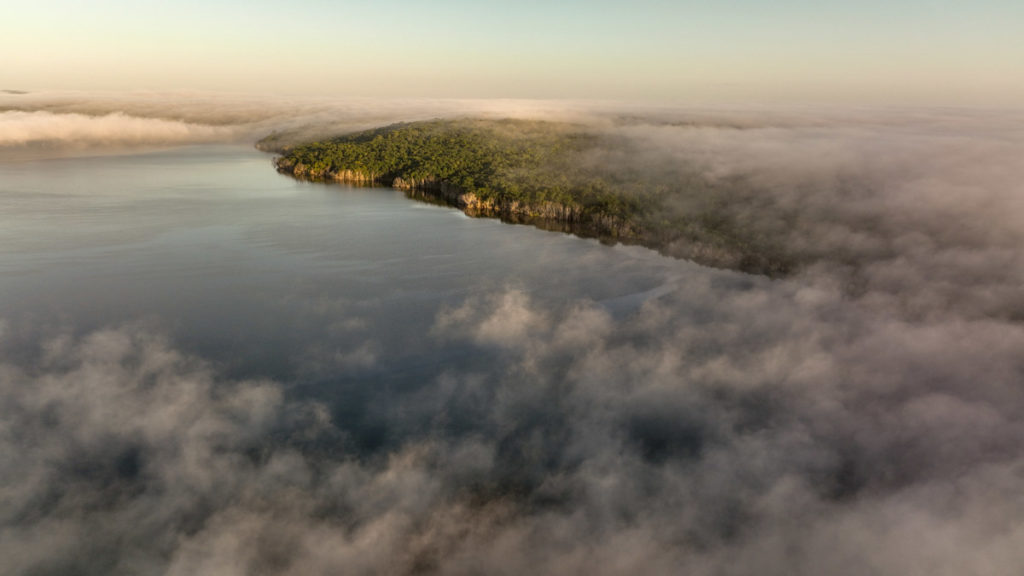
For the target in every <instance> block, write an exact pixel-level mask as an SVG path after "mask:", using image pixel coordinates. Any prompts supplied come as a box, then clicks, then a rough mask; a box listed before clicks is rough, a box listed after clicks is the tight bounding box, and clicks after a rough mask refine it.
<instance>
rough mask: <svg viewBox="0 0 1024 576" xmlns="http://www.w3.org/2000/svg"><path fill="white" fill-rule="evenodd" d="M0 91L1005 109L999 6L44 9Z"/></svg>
mask: <svg viewBox="0 0 1024 576" xmlns="http://www.w3.org/2000/svg"><path fill="white" fill-rule="evenodd" d="M4 13H5V17H4V23H3V24H0V51H2V53H3V54H5V59H4V60H5V62H4V65H3V66H2V67H0V89H7V90H90V91H96V90H100V91H125V90H159V91H165V90H181V91H189V90H197V91H220V92H245V93H261V94H287V95H296V94H301V95H315V96H332V97H337V96H342V97H441V98H571V99H599V100H627V101H657V102H682V103H687V102H702V103H703V102H719V101H724V102H728V103H751V102H769V103H771V102H790V103H803V102H811V103H837V104H850V103H854V104H858V103H864V104H877V103H882V104H938V105H962V104H966V105H994V106H1015V105H1017V104H1020V103H1024V35H1022V34H1020V27H1021V22H1024V3H1021V2H1018V1H1013V0H978V1H975V2H963V1H956V0H900V1H896V2H893V1H882V0H866V1H858V2H852V1H845V2H837V1H834V0H833V1H828V0H826V1H816V2H812V1H810V0H781V1H773V2H767V1H762V0H733V1H730V2H697V1H692V0H676V1H671V2H669V1H663V0H638V1H629V2H625V1H613V0H590V1H582V0H568V1H563V2H538V1H536V0H519V1H511V0H489V1H479V0H478V1H468V0H438V1H432V2H424V1H414V0H379V1H375V2H351V1H334V2H331V1H326V0H293V1H290V2H280V1H273V2H271V1H267V0H249V1H245V2H242V1H240V0H203V1H201V2H200V1H198V0H182V1H180V2H164V1H156V0H132V1H128V0H90V1H88V2H86V1H82V0H44V1H40V2H11V3H10V5H8V6H6V7H5V8H4Z"/></svg>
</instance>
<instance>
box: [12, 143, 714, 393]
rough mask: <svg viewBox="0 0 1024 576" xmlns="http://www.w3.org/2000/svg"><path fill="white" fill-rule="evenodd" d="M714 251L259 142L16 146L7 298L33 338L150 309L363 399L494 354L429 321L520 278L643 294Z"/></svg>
mask: <svg viewBox="0 0 1024 576" xmlns="http://www.w3.org/2000/svg"><path fill="white" fill-rule="evenodd" d="M695 269H697V268H696V267H695V266H693V265H691V264H688V263H686V262H679V261H673V260H668V259H665V258H662V257H660V256H658V255H657V254H655V253H653V252H651V251H648V250H645V249H642V248H637V247H622V246H618V247H609V246H603V245H600V244H599V243H598V242H596V241H594V240H584V239H579V238H575V237H571V236H568V235H565V234H561V233H557V232H545V231H541V230H538V229H535V228H532V227H528V226H513V225H508V224H502V223H500V222H498V221H496V220H489V219H473V218H469V217H466V216H465V215H463V214H462V213H460V212H458V211H456V210H452V209H450V208H445V207H437V206H431V205H428V204H423V203H419V202H416V201H413V200H409V199H407V198H406V197H405V196H404V195H403V194H402V193H401V192H398V191H394V190H391V189H386V188H353V187H347V186H340V185H325V184H314V183H303V182H298V181H295V180H292V179H290V178H287V177H285V176H282V175H279V174H277V173H276V172H275V171H274V170H273V169H272V167H271V164H270V157H269V156H268V155H265V154H263V153H260V152H258V151H254V150H251V149H249V148H246V147H239V146H196V147H186V148H177V149H172V150H164V151H157V152H148V153H138V154H130V155H120V156H99V157H90V158H64V159H49V160H36V161H22V162H6V163H0V318H3V319H4V321H5V323H6V326H7V328H6V336H5V345H6V346H7V347H8V348H9V351H10V350H17V349H19V347H20V348H21V352H22V353H24V354H32V353H38V350H37V349H38V343H39V342H40V341H42V340H44V339H45V338H46V337H49V336H51V335H52V334H57V333H67V332H71V333H84V332H88V331H91V330H95V329H98V328H102V327H110V326H119V325H123V324H125V323H133V322H143V323H148V324H151V325H152V326H154V327H155V328H156V329H159V330H160V331H161V332H163V333H165V334H168V335H169V337H170V338H171V339H172V340H173V341H174V345H175V346H177V347H179V348H181V349H183V350H186V351H188V352H190V353H193V354H197V355H198V356H200V357H202V358H204V359H206V360H207V361H210V362H212V363H214V365H216V366H217V367H218V369H220V370H222V371H223V372H224V373H226V374H228V375H230V376H231V377H234V378H251V377H267V378H273V379H276V380H279V381H282V382H286V383H289V385H290V386H291V387H292V389H293V390H301V391H302V393H303V394H314V395H317V396H322V397H324V398H330V397H332V396H333V395H335V394H338V393H340V392H339V391H342V392H343V393H344V394H343V395H345V397H346V398H347V399H348V400H351V399H352V396H353V395H355V396H357V397H360V398H362V397H363V395H365V394H364V393H365V392H366V391H367V390H369V389H372V388H375V387H379V386H386V387H389V388H391V389H398V390H401V389H404V388H415V387H416V386H417V384H418V383H419V382H424V381H426V380H430V379H433V378H436V377H437V375H438V374H440V373H442V372H443V371H444V369H445V366H446V365H449V364H450V363H452V362H458V363H460V366H461V367H463V368H464V367H465V366H466V365H467V364H472V363H474V362H477V363H479V364H480V368H481V370H486V366H487V365H488V362H487V358H484V357H480V355H479V354H476V355H474V356H473V357H467V355H465V354H463V352H464V351H461V350H458V349H455V348H452V347H451V346H450V345H446V344H445V343H443V342H438V341H436V339H430V338H426V337H425V336H426V335H427V334H429V332H430V330H431V327H432V326H433V325H434V323H435V321H436V318H437V316H438V314H439V312H441V311H443V310H446V309H450V308H452V307H456V306H459V305H460V304H461V303H463V302H465V301H466V300H467V299H469V298H474V297H482V296H484V295H487V294H492V293H495V292H498V291H502V290H507V289H510V288H511V289H517V290H521V291H523V292H524V293H526V294H527V295H528V297H529V298H530V299H531V300H532V301H535V302H542V303H545V304H551V303H554V304H555V305H557V304H558V303H560V302H572V301H576V300H580V299H584V300H590V301H595V302H597V303H599V305H602V306H605V307H606V308H608V309H609V310H611V311H612V312H613V313H614V314H628V313H630V311H632V310H634V309H636V307H638V306H640V305H641V304H642V303H643V301H644V300H645V299H646V298H648V297H652V296H656V295H657V294H658V293H659V292H660V291H661V290H663V289H664V287H666V286H669V285H671V283H672V282H673V279H674V278H678V277H679V276H680V275H684V274H688V273H690V274H692V273H694V270H695ZM34 350H35V352H34ZM361 404H362V402H354V403H353V402H348V403H347V405H349V406H355V407H358V406H359V405H361ZM353 409H355V408H353Z"/></svg>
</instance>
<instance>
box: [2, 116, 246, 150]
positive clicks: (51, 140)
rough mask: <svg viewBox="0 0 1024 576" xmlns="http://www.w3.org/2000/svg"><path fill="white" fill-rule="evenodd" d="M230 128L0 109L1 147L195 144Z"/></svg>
mask: <svg viewBox="0 0 1024 576" xmlns="http://www.w3.org/2000/svg"><path fill="white" fill-rule="evenodd" d="M230 137H231V131H230V130H229V129H227V128H223V127H217V126H207V125H203V124H190V123H187V122H179V121H174V120H162V119H159V118H141V117H137V116H128V115H125V114H122V113H112V114H106V115H103V116H86V115H83V114H53V113H51V112H0V147H10V146H59V145H72V146H75V145H77V146H89V145H92V146H97V145H108V146H110V145H120V146H131V145H145V144H192V143H200V142H212V141H218V140H221V141H223V140H228V139H230Z"/></svg>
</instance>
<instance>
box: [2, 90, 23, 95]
mask: <svg viewBox="0 0 1024 576" xmlns="http://www.w3.org/2000/svg"><path fill="white" fill-rule="evenodd" d="M0 92H2V93H4V94H28V92H26V91H24V90H0Z"/></svg>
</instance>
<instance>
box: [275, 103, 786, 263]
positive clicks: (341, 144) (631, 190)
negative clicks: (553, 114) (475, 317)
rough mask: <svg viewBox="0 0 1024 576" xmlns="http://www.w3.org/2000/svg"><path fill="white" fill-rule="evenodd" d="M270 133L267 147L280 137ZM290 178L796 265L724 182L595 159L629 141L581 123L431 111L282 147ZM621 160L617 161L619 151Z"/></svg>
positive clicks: (709, 256)
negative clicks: (744, 215)
mask: <svg viewBox="0 0 1024 576" xmlns="http://www.w3.org/2000/svg"><path fill="white" fill-rule="evenodd" d="M273 138H274V137H268V139H267V140H266V141H265V142H261V143H260V144H259V145H260V146H264V147H267V146H273V145H274V142H276V140H274V139H273ZM279 152H280V153H281V154H282V155H281V156H280V157H278V158H277V159H276V160H275V166H276V167H277V170H278V171H279V172H282V173H285V174H289V175H291V176H293V177H296V178H300V179H306V180H317V181H334V182H345V183H349V184H356V185H383V186H393V187H395V188H398V189H401V190H404V191H405V192H406V194H408V195H409V196H410V197H414V198H418V199H421V200H425V201H428V202H433V203H443V204H446V205H449V206H453V207H456V208H459V209H460V210H462V211H464V212H465V213H466V214H468V215H470V216H478V217H495V218H500V219H501V220H503V221H506V222H513V223H521V224H531V225H534V226H537V227H540V228H544V229H546V230H559V231H563V232H568V233H572V234H576V235H579V236H585V237H595V238H598V239H600V240H601V241H603V242H606V243H615V242H623V243H629V244H641V245H643V246H647V247H649V248H653V249H656V250H658V251H660V252H661V253H663V254H666V255H669V256H673V257H677V258H687V259H691V260H694V261H695V262H698V263H700V264H705V265H709V266H716V267H721V268H730V269H736V270H741V271H743V272H751V273H757V274H767V275H770V276H778V275H783V274H786V273H788V272H789V271H790V270H791V269H792V268H793V266H794V264H793V262H794V261H793V259H792V258H789V257H788V256H787V255H786V254H785V253H784V252H783V251H781V250H780V249H778V247H777V246H774V245H772V244H771V243H770V242H768V241H766V240H765V239H764V238H763V237H757V236H754V235H752V234H751V233H750V232H749V231H748V230H746V229H745V228H743V227H742V225H741V224H740V223H739V222H740V221H739V220H738V219H737V218H735V217H734V215H733V213H731V212H730V209H731V208H732V207H733V206H736V204H729V203H728V202H723V199H722V197H721V191H720V190H717V189H716V188H715V186H716V184H714V183H708V182H703V181H700V180H699V179H698V178H696V177H695V176H694V175H693V174H689V173H679V174H674V175H671V177H670V178H666V176H665V175H664V174H652V173H648V172H645V171H644V170H642V169H640V168H639V167H638V166H632V165H629V164H628V160H627V161H626V162H627V163H626V164H625V165H622V164H618V165H612V164H608V163H600V162H595V161H594V159H595V158H626V159H628V158H629V157H630V156H629V153H630V152H631V151H630V150H629V149H628V143H624V142H623V141H621V140H615V139H612V138H610V137H608V136H607V135H601V134H597V133H593V132H588V131H587V130H586V129H584V128H583V127H581V126H578V125H572V124H560V123H550V122H537V121H525V120H435V121H429V122H415V123H408V124H395V125H391V126H385V127H383V128H378V129H374V130H367V131H364V132H358V133H354V134H348V135H344V136H339V137H336V138H332V139H329V140H322V141H317V142H311V143H308V144H304V145H301V146H296V147H293V148H290V147H281V148H279ZM620 162H621V160H620Z"/></svg>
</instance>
